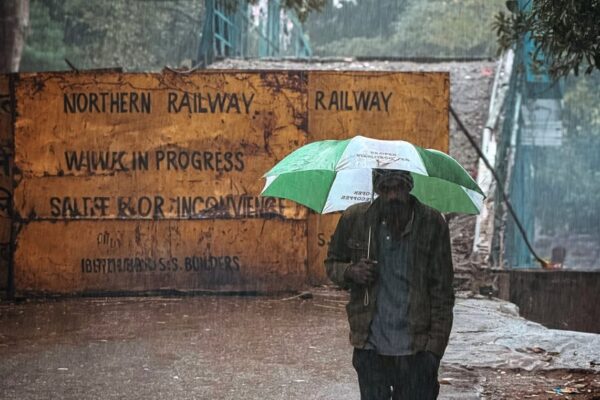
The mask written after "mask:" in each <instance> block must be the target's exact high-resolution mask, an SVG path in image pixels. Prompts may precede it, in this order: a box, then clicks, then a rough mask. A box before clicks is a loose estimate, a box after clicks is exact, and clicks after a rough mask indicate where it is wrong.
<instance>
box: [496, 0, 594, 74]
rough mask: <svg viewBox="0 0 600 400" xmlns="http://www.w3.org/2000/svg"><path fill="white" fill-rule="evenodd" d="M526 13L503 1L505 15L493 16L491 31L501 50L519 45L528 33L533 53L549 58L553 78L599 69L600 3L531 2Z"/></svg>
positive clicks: (546, 0)
mask: <svg viewBox="0 0 600 400" xmlns="http://www.w3.org/2000/svg"><path fill="white" fill-rule="evenodd" d="M530 5H531V7H530V8H531V9H530V10H520V9H519V7H518V4H517V1H514V0H511V1H507V2H506V6H507V8H508V10H509V13H508V14H506V13H504V12H502V11H501V12H499V13H498V14H497V15H496V21H495V23H494V28H495V30H496V33H497V36H498V43H499V45H500V46H501V47H503V48H507V47H510V46H515V45H518V44H519V43H520V41H521V40H522V38H523V37H524V35H525V34H527V33H530V34H531V36H532V38H533V39H534V40H535V43H536V51H535V53H534V54H533V55H532V57H533V59H534V60H535V59H536V55H537V53H539V52H542V53H543V54H545V55H546V56H547V58H548V59H549V72H550V74H552V75H553V76H554V77H559V76H566V75H568V74H569V73H570V72H574V74H575V75H578V74H579V70H580V68H582V67H584V68H585V72H586V73H591V72H592V71H594V70H597V69H600V24H599V23H598V20H599V19H600V0H585V1H583V0H581V1H573V0H571V1H556V0H535V1H531V3H530Z"/></svg>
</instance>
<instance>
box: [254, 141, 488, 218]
mask: <svg viewBox="0 0 600 400" xmlns="http://www.w3.org/2000/svg"><path fill="white" fill-rule="evenodd" d="M373 168H380V169H395V170H405V171H410V172H411V175H412V177H413V180H414V184H415V185H414V188H413V190H412V192H411V193H412V194H413V195H414V196H415V197H416V198H417V199H419V201H421V202H422V203H424V204H426V205H428V206H430V207H433V208H435V209H437V210H438V211H441V212H459V213H466V214H478V213H479V211H480V210H481V207H482V204H483V199H484V195H483V192H482V190H481V189H480V188H479V186H478V185H477V183H476V182H475V181H474V180H473V178H471V176H470V175H469V174H468V173H467V171H465V170H464V168H463V167H462V166H461V165H460V164H459V163H458V162H457V161H456V160H455V159H453V158H452V157H450V156H449V155H447V154H445V153H443V152H441V151H437V150H432V149H424V148H421V147H419V146H415V145H413V144H411V143H409V142H406V141H403V140H377V139H371V138H367V137H363V136H355V137H354V138H351V139H346V140H323V141H318V142H313V143H309V144H307V145H305V146H302V147H300V148H299V149H297V150H295V151H294V152H292V153H291V154H289V155H288V156H286V157H285V158H284V159H283V160H281V161H280V162H279V163H277V164H276V165H275V166H274V167H273V168H272V169H271V170H270V171H269V172H267V173H266V174H265V175H264V178H266V184H265V187H264V189H263V191H262V193H261V195H262V196H271V197H281V198H285V199H290V200H293V201H295V202H297V203H300V204H302V205H304V206H306V207H308V208H310V209H312V210H314V211H316V212H318V213H321V214H324V213H328V212H334V211H341V210H345V209H346V208H348V207H349V206H351V205H352V204H355V203H360V202H365V201H372V200H373V198H374V194H373V188H372V175H371V174H372V172H371V170H372V169H373Z"/></svg>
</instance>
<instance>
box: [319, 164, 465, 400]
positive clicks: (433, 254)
mask: <svg viewBox="0 0 600 400" xmlns="http://www.w3.org/2000/svg"><path fill="white" fill-rule="evenodd" d="M373 188H374V191H375V193H377V194H378V198H377V199H376V200H375V201H374V202H373V203H372V204H371V203H360V204H356V205H354V206H352V207H350V208H348V209H347V210H346V211H345V212H344V214H343V215H342V218H341V219H340V221H339V223H338V226H337V228H336V230H335V233H334V234H333V237H332V239H331V244H330V246H329V251H328V253H327V259H326V260H325V266H326V268H327V275H328V276H329V278H330V279H331V280H332V281H333V282H334V283H336V284H338V285H340V286H341V287H343V288H346V289H350V302H349V303H348V304H347V305H346V311H347V314H348V321H349V324H350V342H351V344H352V345H353V346H354V354H353V357H352V363H353V365H354V368H355V369H356V372H357V374H358V383H359V386H360V393H361V399H362V400H380V399H386V400H387V399H390V398H391V399H403V400H406V399H411V400H413V399H414V400H429V399H436V398H437V395H438V391H439V384H438V381H437V374H438V368H439V363H440V359H441V358H442V356H443V354H444V351H445V349H446V345H447V344H448V337H449V335H450V329H451V328H452V308H453V307H454V291H453V288H452V280H453V268H452V257H451V252H450V235H449V231H448V225H447V223H446V222H445V220H444V218H443V217H442V215H441V214H440V213H439V212H437V211H435V210H433V209H431V208H429V207H427V206H425V205H423V204H422V203H420V202H419V201H418V200H417V199H416V198H415V197H413V196H412V195H410V191H411V190H412V188H413V179H412V176H411V175H410V173H408V172H406V171H396V170H373ZM369 235H370V237H369ZM368 246H369V249H367V247H368Z"/></svg>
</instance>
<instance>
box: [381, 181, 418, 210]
mask: <svg viewBox="0 0 600 400" xmlns="http://www.w3.org/2000/svg"><path fill="white" fill-rule="evenodd" d="M375 193H377V194H378V195H379V197H380V198H381V200H382V201H383V203H384V204H387V205H390V206H401V205H405V204H407V203H408V200H409V198H410V195H409V193H410V188H409V186H408V185H407V184H406V182H404V181H402V180H400V179H394V178H391V179H386V180H384V181H383V182H381V183H379V185H377V187H376V188H375Z"/></svg>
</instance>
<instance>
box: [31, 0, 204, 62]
mask: <svg viewBox="0 0 600 400" xmlns="http://www.w3.org/2000/svg"><path fill="white" fill-rule="evenodd" d="M30 6H31V17H30V26H31V34H30V36H29V37H28V39H27V42H26V49H25V55H24V59H23V62H22V66H21V69H22V70H25V71H26V70H38V71H39V70H50V69H67V66H66V64H65V63H64V61H63V58H65V57H66V58H68V59H69V60H70V61H71V62H72V63H73V64H74V65H75V66H76V67H77V68H79V69H91V68H110V67H122V68H123V69H125V70H146V71H149V70H157V69H161V68H163V67H164V66H165V65H175V66H178V65H180V64H181V63H182V62H183V61H184V60H186V59H190V60H191V59H192V58H194V57H195V55H196V51H197V48H198V40H199V35H198V32H200V31H201V27H202V12H203V9H202V2H200V1H197V0H171V1H106V2H105V1H102V2H100V1H98V2H90V1H85V0H31V4H30Z"/></svg>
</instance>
